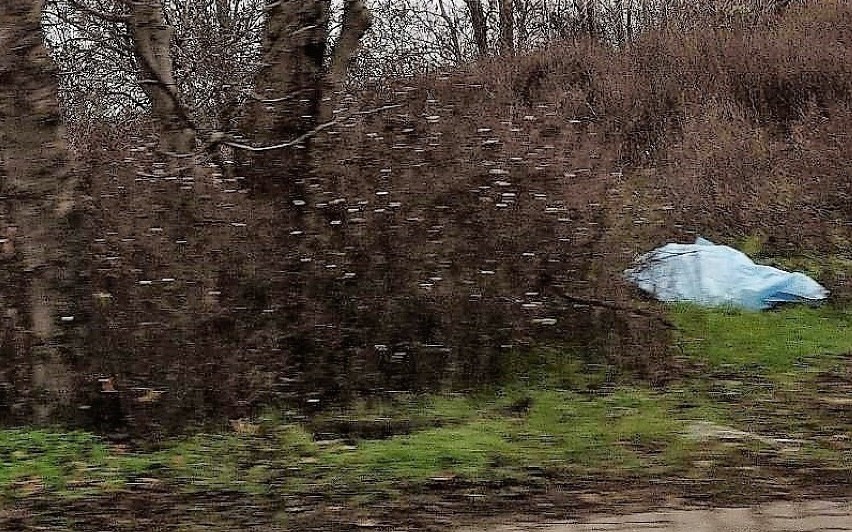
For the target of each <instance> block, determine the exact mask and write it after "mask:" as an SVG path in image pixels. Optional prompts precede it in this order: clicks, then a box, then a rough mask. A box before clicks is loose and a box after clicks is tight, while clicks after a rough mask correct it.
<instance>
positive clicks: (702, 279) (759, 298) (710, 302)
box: [624, 238, 828, 310]
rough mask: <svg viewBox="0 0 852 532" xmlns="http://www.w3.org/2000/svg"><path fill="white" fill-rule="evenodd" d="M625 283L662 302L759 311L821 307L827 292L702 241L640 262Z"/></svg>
mask: <svg viewBox="0 0 852 532" xmlns="http://www.w3.org/2000/svg"><path fill="white" fill-rule="evenodd" d="M624 273H625V276H626V277H627V279H628V280H629V281H631V282H633V283H634V284H636V285H637V286H639V288H641V289H642V290H644V291H646V292H648V293H650V294H651V295H653V296H654V297H656V298H657V299H659V300H661V301H690V302H693V303H697V304H700V305H704V306H711V307H718V306H734V307H741V308H745V309H750V310H761V309H767V308H770V307H773V306H775V305H777V304H779V303H790V302H810V303H815V302H819V301H821V300H823V299H825V298H826V297H828V290H826V289H825V288H824V287H823V286H822V285H820V284H819V283H817V282H816V281H814V280H813V279H811V278H810V277H808V276H807V275H805V274H803V273H799V272H794V273H790V272H785V271H784V270H779V269H778V268H773V267H771V266H761V265H759V264H755V263H754V262H752V260H751V259H750V258H748V256H747V255H746V254H745V253H742V252H740V251H737V250H736V249H733V248H730V247H728V246H717V245H715V244H713V243H712V242H710V241H709V240H705V239H703V238H698V239H697V240H696V241H695V243H694V244H667V245H665V246H663V247H661V248H657V249H655V250H654V251H651V252H650V253H647V254H645V255H643V256H642V257H640V258H639V260H638V261H637V265H636V267H634V268H631V269H629V270H626V271H625V272H624Z"/></svg>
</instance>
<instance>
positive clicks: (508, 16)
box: [499, 0, 515, 55]
mask: <svg viewBox="0 0 852 532" xmlns="http://www.w3.org/2000/svg"><path fill="white" fill-rule="evenodd" d="M499 41H500V42H499V49H500V54H501V55H513V54H514V53H515V5H514V0H500V39H499Z"/></svg>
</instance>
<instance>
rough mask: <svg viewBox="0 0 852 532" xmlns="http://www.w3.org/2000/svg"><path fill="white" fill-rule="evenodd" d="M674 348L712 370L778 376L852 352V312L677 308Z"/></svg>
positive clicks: (831, 310)
mask: <svg viewBox="0 0 852 532" xmlns="http://www.w3.org/2000/svg"><path fill="white" fill-rule="evenodd" d="M671 318H672V320H673V321H674V322H675V324H676V325H677V327H678V330H679V339H678V346H679V347H680V348H681V349H682V350H683V352H684V353H685V354H687V355H689V356H691V357H694V358H696V359H699V360H701V361H704V362H706V363H707V364H709V365H710V366H712V367H720V366H728V367H731V369H734V370H736V371H748V370H752V369H754V370H758V371H762V372H767V373H768V374H770V375H778V374H783V373H788V372H793V371H795V370H800V369H801V367H802V365H808V364H817V365H818V364H819V363H820V359H821V358H829V359H830V358H831V357H826V355H837V354H843V353H849V352H852V311H850V310H842V309H836V308H833V307H831V306H825V307H820V308H810V307H804V306H795V307H785V308H781V309H779V310H775V311H769V312H751V311H744V310H736V309H708V308H702V307H697V306H692V305H676V306H674V307H673V308H672V312H671Z"/></svg>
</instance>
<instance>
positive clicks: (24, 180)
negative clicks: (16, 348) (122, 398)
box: [0, 0, 78, 420]
mask: <svg viewBox="0 0 852 532" xmlns="http://www.w3.org/2000/svg"><path fill="white" fill-rule="evenodd" d="M41 5H42V1H41V0H5V1H4V2H3V6H2V7H0V49H2V50H3V53H2V55H0V206H2V211H0V216H2V218H0V225H2V234H0V238H3V239H4V240H3V253H2V256H0V264H2V265H3V266H2V268H3V271H4V277H6V278H5V279H4V281H5V282H4V283H3V284H2V285H0V304H1V305H2V306H3V307H4V308H3V311H4V312H5V315H4V316H3V318H4V320H5V325H6V328H8V329H12V330H14V331H17V332H16V333H15V334H16V336H24V337H26V339H27V340H26V341H24V342H16V345H29V346H31V349H30V350H29V352H27V353H24V354H21V353H18V355H21V356H23V357H25V360H26V364H25V365H26V366H27V367H28V368H29V371H28V373H29V375H28V379H27V380H28V381H29V382H28V383H25V384H24V385H23V388H24V389H27V390H30V391H31V392H33V393H34V394H35V396H36V397H40V398H41V399H40V401H36V402H35V403H34V404H32V405H31V406H32V407H33V409H34V410H35V412H34V414H35V418H36V420H45V419H47V417H48V416H49V415H50V414H51V412H53V411H54V410H55V408H56V406H58V405H60V404H62V402H67V399H68V397H69V392H70V388H71V374H70V372H69V370H68V367H67V365H66V364H65V363H64V362H63V357H62V353H61V349H60V348H61V345H62V342H61V336H62V333H63V331H62V330H61V329H62V327H61V326H60V324H72V323H73V321H72V318H73V312H72V310H71V309H72V306H73V301H71V299H72V298H71V297H69V295H68V294H69V291H70V290H73V286H69V285H73V281H74V279H75V274H76V272H75V271H74V269H73V264H74V262H75V258H74V257H73V256H72V253H71V252H69V250H70V251H73V243H74V242H75V241H76V240H77V237H76V235H75V233H76V228H75V223H76V222H75V216H74V214H75V210H76V208H77V205H76V204H77V199H78V193H77V181H76V179H75V177H74V174H73V172H72V171H71V169H70V168H69V161H68V157H67V150H66V146H65V142H64V136H63V135H64V131H63V128H62V124H61V121H60V115H59V108H58V103H57V80H56V75H55V74H56V72H55V67H54V65H53V62H52V61H51V59H50V57H49V56H48V54H47V50H46V49H45V48H44V45H43V34H42V30H41V25H40V13H41ZM10 272H14V273H10ZM10 276H12V277H13V278H10ZM12 281H17V283H15V284H12ZM62 316H65V318H64V319H62ZM6 362H7V361H3V363H4V365H5V363H6ZM0 377H2V374H0Z"/></svg>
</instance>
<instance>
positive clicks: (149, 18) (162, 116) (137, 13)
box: [130, 0, 195, 156]
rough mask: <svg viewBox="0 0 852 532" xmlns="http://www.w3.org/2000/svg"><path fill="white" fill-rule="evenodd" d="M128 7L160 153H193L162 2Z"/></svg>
mask: <svg viewBox="0 0 852 532" xmlns="http://www.w3.org/2000/svg"><path fill="white" fill-rule="evenodd" d="M131 7H132V9H131V11H130V29H131V34H132V36H133V45H134V47H135V53H136V57H137V60H138V61H139V75H140V84H141V85H142V89H143V90H144V91H145V94H146V95H147V96H148V100H149V101H150V103H151V116H152V118H153V120H154V122H155V123H156V125H157V130H158V133H159V137H160V151H161V152H164V153H167V154H170V155H177V156H180V155H183V156H186V155H188V154H190V153H192V152H194V151H195V130H194V128H193V126H192V121H191V119H190V117H189V115H188V114H187V112H186V110H185V109H184V107H183V105H182V104H181V102H180V99H179V97H178V92H177V84H176V83H175V79H174V73H173V65H172V57H171V50H170V46H171V40H172V35H173V33H174V31H173V29H172V28H171V27H170V26H169V25H168V24H166V21H165V15H164V11H163V9H164V7H163V0H135V1H134V2H133V3H132V4H131Z"/></svg>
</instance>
